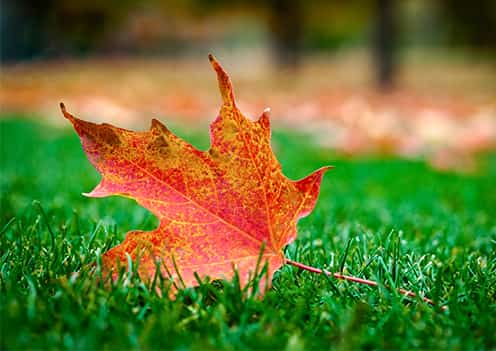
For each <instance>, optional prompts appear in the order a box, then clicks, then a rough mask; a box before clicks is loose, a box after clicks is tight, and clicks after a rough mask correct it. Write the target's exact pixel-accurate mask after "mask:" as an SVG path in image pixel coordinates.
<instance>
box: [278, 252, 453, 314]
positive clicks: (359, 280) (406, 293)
mask: <svg viewBox="0 0 496 351" xmlns="http://www.w3.org/2000/svg"><path fill="white" fill-rule="evenodd" d="M286 264H289V265H291V266H295V267H298V268H300V269H303V270H305V271H309V272H312V273H317V274H325V275H327V276H332V277H334V278H336V279H341V280H348V281H352V282H355V283H359V284H365V285H368V286H378V285H379V284H378V283H377V282H375V281H373V280H368V279H362V278H357V277H353V276H351V275H345V274H341V273H337V272H336V273H332V272H329V271H327V270H325V269H320V268H315V267H312V266H307V265H306V264H303V263H300V262H296V261H292V260H288V259H286ZM398 291H399V292H400V293H401V294H402V295H404V296H408V297H412V298H415V297H417V294H415V293H414V292H413V291H410V290H405V289H402V288H398ZM421 298H422V300H423V301H424V302H426V303H428V304H429V305H432V306H436V304H435V303H434V301H432V300H431V299H429V298H427V297H421ZM446 309H447V308H446V306H441V310H442V311H445V310H446Z"/></svg>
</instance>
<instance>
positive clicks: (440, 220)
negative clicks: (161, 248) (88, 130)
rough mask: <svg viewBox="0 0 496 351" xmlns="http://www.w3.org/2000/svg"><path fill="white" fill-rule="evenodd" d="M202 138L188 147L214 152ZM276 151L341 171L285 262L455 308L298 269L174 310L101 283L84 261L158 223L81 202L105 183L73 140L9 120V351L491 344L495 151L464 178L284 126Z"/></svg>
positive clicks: (130, 279) (5, 326)
mask: <svg viewBox="0 0 496 351" xmlns="http://www.w3.org/2000/svg"><path fill="white" fill-rule="evenodd" d="M206 138H207V137H206V133H205V135H203V134H201V135H190V137H189V140H193V141H195V143H196V145H202V146H203V147H206V145H208V142H207V139H206ZM273 144H274V148H275V150H276V153H277V155H278V157H279V159H280V161H281V163H282V165H283V168H284V170H285V173H286V174H287V175H288V176H290V177H292V178H298V177H301V176H303V175H305V174H307V173H309V172H310V171H312V170H314V169H315V168H317V167H319V166H322V165H324V164H329V163H331V164H333V165H335V166H336V169H335V170H333V171H331V172H329V173H328V174H327V175H326V177H325V179H324V182H323V185H322V191H321V196H320V199H319V202H318V204H317V207H316V209H315V211H314V212H313V213H312V214H311V215H310V216H309V217H307V218H305V219H303V220H302V221H301V222H300V223H299V233H300V234H299V237H298V240H297V241H296V242H295V243H293V244H291V245H289V246H288V247H287V249H286V254H287V256H288V257H289V258H291V259H293V260H297V261H300V262H302V263H305V264H309V265H313V266H316V267H325V268H327V269H329V270H332V271H338V270H339V269H340V267H344V270H345V271H346V272H348V273H349V274H353V275H355V276H360V277H365V278H369V279H375V280H377V281H380V282H382V283H384V284H387V285H389V286H395V287H404V288H407V289H411V290H413V291H416V292H420V293H425V294H426V295H427V296H429V297H430V298H432V299H434V301H436V303H438V304H442V305H446V306H447V307H448V310H447V311H446V312H440V311H439V310H438V309H435V308H432V307H431V306H429V305H426V304H425V303H423V302H421V301H420V300H413V301H412V300H408V299H405V298H403V297H402V296H400V295H399V294H398V293H396V292H394V291H390V290H388V289H386V288H385V287H384V286H381V287H379V288H370V287H367V286H361V285H357V284H353V283H348V282H343V281H336V280H333V279H326V278H325V277H324V276H319V275H316V274H312V273H309V272H305V271H300V270H298V269H296V268H294V267H290V266H286V267H283V268H282V269H281V270H280V271H278V272H277V273H276V275H275V277H274V280H273V288H272V289H271V290H270V291H269V292H268V293H267V294H266V295H265V298H264V299H258V298H254V297H252V296H250V294H249V293H247V292H243V291H240V289H239V288H238V286H237V284H236V282H214V283H211V284H209V283H205V284H203V285H202V286H201V287H199V288H197V289H186V290H184V291H181V292H180V293H179V295H178V297H177V300H176V301H171V300H169V299H168V298H164V297H160V296H158V295H157V294H156V293H155V292H154V290H152V291H150V290H149V289H148V288H147V286H146V285H145V284H144V283H143V282H141V281H140V280H139V279H138V277H137V276H136V274H133V271H132V270H130V271H129V272H125V273H124V274H123V276H122V279H121V280H120V281H119V282H118V283H117V284H115V285H113V286H111V287H107V288H105V287H102V286H101V285H100V283H99V281H98V274H97V273H91V270H90V269H89V268H88V267H89V265H90V264H92V263H94V262H99V259H100V256H101V255H102V253H103V252H105V251H106V250H107V249H108V248H109V247H112V246H113V245H116V244H118V243H119V242H120V241H121V240H122V239H123V236H124V235H125V233H126V232H127V231H128V230H131V229H152V228H154V226H155V225H156V224H157V220H156V219H155V218H154V217H153V216H152V215H151V214H150V213H149V212H147V211H146V210H144V209H143V208H141V207H140V206H139V205H137V204H136V203H135V202H133V201H131V200H128V199H124V198H107V199H90V198H84V197H83V196H81V193H82V192H85V191H89V190H91V189H92V187H93V186H95V185H96V184H97V182H98V179H99V176H98V175H97V174H96V172H95V171H94V170H93V169H92V167H91V166H90V165H89V163H88V162H87V161H86V158H85V156H84V154H83V152H82V150H81V146H80V144H79V140H78V138H77V136H76V134H75V133H74V132H73V131H71V130H69V129H64V130H60V129H54V128H52V127H48V126H44V125H41V124H38V123H35V122H33V121H28V120H14V119H11V120H5V119H4V120H2V121H1V150H0V156H1V164H2V168H1V178H0V186H1V188H0V189H1V225H0V230H1V232H0V260H1V261H0V291H1V303H0V316H1V317H0V318H1V342H0V349H3V350H9V349H71V350H73V349H78V350H91V349H108V350H119V349H145V350H147V349H185V348H188V349H189V348H191V349H201V350H204V349H228V350H234V349H242V348H248V349H284V348H286V349H288V350H299V349H302V350H308V349H343V350H353V349H376V348H379V349H395V350H396V349H402V350H410V349H439V350H447V349H450V350H457V349H458V350H474V349H477V350H480V349H495V348H496V333H495V332H494V326H495V325H496V317H495V316H496V255H495V252H496V220H495V218H496V190H495V189H494V188H495V185H496V182H495V180H496V157H495V156H494V155H486V156H484V157H481V159H480V163H481V164H480V166H481V168H480V171H479V173H478V174H472V175H459V174H454V173H446V172H445V173H440V172H437V171H434V170H432V169H430V168H429V167H428V166H426V165H425V164H424V163H422V162H413V161H405V160H398V159H386V158H361V159H345V158H342V157H338V156H336V155H334V154H333V153H331V152H329V151H324V150H321V149H319V148H317V147H314V146H312V145H311V143H309V142H308V138H305V137H304V136H298V135H292V134H288V133H275V135H274V137H273ZM348 245H349V249H348V250H346V247H347V246H348ZM97 267H98V265H97ZM76 271H80V274H79V276H77V277H76V276H73V274H72V273H73V272H76ZM97 271H98V268H97Z"/></svg>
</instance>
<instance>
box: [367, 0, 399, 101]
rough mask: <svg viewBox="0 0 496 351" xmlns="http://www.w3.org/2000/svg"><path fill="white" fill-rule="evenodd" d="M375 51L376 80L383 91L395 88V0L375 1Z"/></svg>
mask: <svg viewBox="0 0 496 351" xmlns="http://www.w3.org/2000/svg"><path fill="white" fill-rule="evenodd" d="M375 6H376V8H375V31H374V38H373V50H374V58H375V67H376V79H377V84H378V86H379V88H380V89H381V90H383V91H387V90H391V89H392V88H393V87H394V78H395V73H396V70H395V68H396V60H395V58H396V57H395V37H396V35H395V34H396V26H395V21H394V20H395V19H394V0H375Z"/></svg>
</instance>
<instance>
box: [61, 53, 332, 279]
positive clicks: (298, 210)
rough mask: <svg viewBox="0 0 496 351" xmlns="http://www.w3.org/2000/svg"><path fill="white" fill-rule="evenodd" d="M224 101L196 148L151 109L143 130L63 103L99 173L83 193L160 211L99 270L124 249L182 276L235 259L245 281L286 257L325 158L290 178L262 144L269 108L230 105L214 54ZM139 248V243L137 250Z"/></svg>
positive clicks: (147, 272)
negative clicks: (256, 114)
mask: <svg viewBox="0 0 496 351" xmlns="http://www.w3.org/2000/svg"><path fill="white" fill-rule="evenodd" d="M209 59H210V62H211V64H212V67H213V68H214V70H215V72H216V73H217V78H218V83H219V88H220V92H221V95H222V100H223V105H222V108H221V110H220V113H219V115H218V117H217V118H216V119H215V121H214V122H213V123H212V124H211V125H210V135H211V147H210V149H209V150H208V151H200V150H198V149H196V148H195V147H193V146H192V145H190V144H189V143H187V142H185V141H184V140H182V139H181V138H179V137H177V136H176V135H174V134H173V133H172V132H171V131H169V130H168V129H167V128H166V127H165V126H164V125H163V124H162V123H160V122H159V121H158V120H156V119H153V120H152V124H151V128H150V130H149V131H146V132H134V131H129V130H125V129H121V128H117V127H115V126H112V125H109V124H105V123H104V124H94V123H91V122H87V121H83V120H81V119H78V118H76V117H74V116H73V115H71V114H70V113H68V112H67V111H66V109H65V107H64V105H63V104H61V109H62V112H63V114H64V116H65V117H66V118H67V119H69V120H70V121H71V122H72V124H73V126H74V128H75V130H76V131H77V133H78V134H79V136H80V138H81V142H82V145H83V149H84V151H85V153H86V155H87V157H88V159H89V161H90V162H91V163H92V164H93V165H94V166H95V168H96V169H97V170H98V171H99V172H100V173H101V175H102V180H101V182H100V183H99V184H98V185H97V186H96V188H95V189H94V190H93V191H92V192H90V193H88V194H85V195H87V196H90V197H104V196H109V195H121V196H125V197H130V198H133V199H135V200H136V201H137V202H138V203H139V204H140V205H142V206H143V207H145V208H147V209H149V210H150V211H151V212H152V213H153V214H154V215H155V216H157V217H158V218H159V220H160V224H159V226H158V228H157V229H155V230H153V231H150V232H143V231H132V232H129V233H128V234H127V235H126V238H125V240H124V241H123V242H122V243H121V244H120V245H118V246H116V247H114V248H112V249H110V250H109V251H108V252H106V253H105V254H104V255H103V257H102V265H103V270H104V273H105V274H113V276H114V277H116V274H117V269H116V268H117V267H118V266H119V265H121V266H125V265H126V262H127V257H126V256H127V255H129V256H130V257H131V258H132V259H136V258H137V257H139V258H140V263H139V274H140V276H141V277H142V279H146V280H148V279H152V278H153V277H154V275H155V270H156V269H157V265H156V262H157V260H159V261H160V262H161V263H162V267H161V270H163V271H162V272H161V273H162V274H164V275H167V274H170V275H171V278H172V279H174V280H176V281H177V280H178V276H179V275H180V278H181V280H182V282H184V284H185V285H186V286H194V285H197V284H198V283H197V280H196V278H195V274H194V273H195V272H197V274H198V275H199V276H200V277H201V278H204V277H206V276H209V277H210V278H212V279H218V278H227V279H229V278H230V277H232V276H233V274H234V270H233V268H235V269H236V270H237V272H238V274H239V278H240V283H241V285H242V286H244V285H245V284H246V283H247V282H248V280H249V277H250V276H251V275H252V274H253V273H254V270H255V267H256V264H257V262H258V260H259V259H260V257H261V259H262V263H263V264H265V263H267V267H268V274H267V277H268V281H269V282H270V281H271V279H272V275H273V273H274V271H276V270H277V269H278V268H280V267H281V266H282V265H283V264H284V263H285V262H286V259H285V257H284V254H283V248H284V247H285V246H286V245H287V244H289V243H291V242H292V241H293V240H294V239H295V238H296V235H297V228H296V223H297V221H298V219H299V218H301V217H303V216H305V215H307V214H309V213H310V212H311V211H312V209H313V208H314V206H315V203H316V201H317V197H318V193H319V189H320V183H321V181H322V177H323V174H324V173H325V171H326V170H327V169H329V167H323V168H321V169H319V170H317V171H315V172H314V173H312V174H311V175H309V176H307V177H305V178H303V179H301V180H298V181H292V180H290V179H288V178H286V177H285V176H284V175H283V173H282V170H281V166H280V164H279V162H278V161H277V159H276V157H275V155H274V153H273V152H272V149H271V146H270V125H269V111H268V110H265V111H264V113H263V114H262V116H261V117H260V119H258V120H257V121H255V122H252V121H250V120H248V119H247V118H246V117H244V116H243V114H242V113H241V112H240V111H239V109H238V108H237V107H236V103H235V100H234V94H233V89H232V85H231V81H230V79H229V77H228V75H227V74H226V72H225V71H224V70H223V69H222V67H221V66H220V64H219V63H218V62H217V61H216V60H215V58H214V57H213V56H212V55H209ZM145 249H146V250H145Z"/></svg>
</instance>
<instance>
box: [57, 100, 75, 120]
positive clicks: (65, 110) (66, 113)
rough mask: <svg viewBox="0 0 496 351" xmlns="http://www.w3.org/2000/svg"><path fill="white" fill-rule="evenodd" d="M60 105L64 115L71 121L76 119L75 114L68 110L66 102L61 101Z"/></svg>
mask: <svg viewBox="0 0 496 351" xmlns="http://www.w3.org/2000/svg"><path fill="white" fill-rule="evenodd" d="M59 106H60V111H62V114H63V115H64V117H65V118H67V119H68V120H70V121H74V116H73V115H71V114H70V113H69V112H67V109H66V107H65V104H64V103H63V102H60V104H59Z"/></svg>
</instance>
